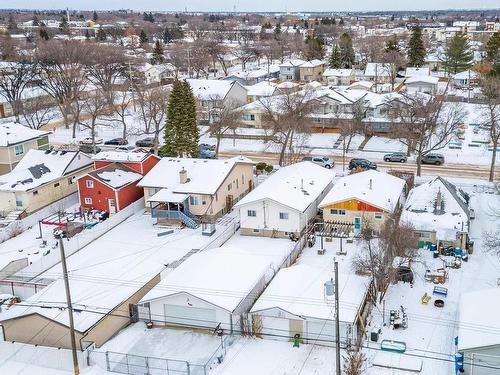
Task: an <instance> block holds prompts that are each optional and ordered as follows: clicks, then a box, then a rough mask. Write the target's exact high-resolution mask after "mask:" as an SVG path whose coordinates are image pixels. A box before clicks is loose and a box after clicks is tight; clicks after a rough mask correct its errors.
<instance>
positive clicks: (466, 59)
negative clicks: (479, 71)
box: [443, 33, 474, 74]
mask: <svg viewBox="0 0 500 375" xmlns="http://www.w3.org/2000/svg"><path fill="white" fill-rule="evenodd" d="M473 57H474V54H473V53H472V51H471V50H470V46H469V40H468V39H467V36H466V35H465V34H463V33H457V34H456V35H455V36H454V37H453V38H452V39H451V40H450V42H449V43H448V46H447V48H446V60H445V61H444V64H443V65H444V67H445V69H446V71H447V72H448V73H452V74H456V73H458V72H462V71H464V70H467V69H469V68H470V67H471V65H472V58H473Z"/></svg>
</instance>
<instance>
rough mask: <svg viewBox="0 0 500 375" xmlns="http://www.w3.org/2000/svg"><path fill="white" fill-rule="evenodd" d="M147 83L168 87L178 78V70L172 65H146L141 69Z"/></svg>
mask: <svg viewBox="0 0 500 375" xmlns="http://www.w3.org/2000/svg"><path fill="white" fill-rule="evenodd" d="M141 72H142V73H143V74H144V78H145V80H146V83H159V84H162V85H166V84H169V83H173V82H174V80H175V77H176V68H175V66H173V65H172V64H170V63H166V64H156V65H152V64H149V63H146V64H144V66H143V67H142V69H141Z"/></svg>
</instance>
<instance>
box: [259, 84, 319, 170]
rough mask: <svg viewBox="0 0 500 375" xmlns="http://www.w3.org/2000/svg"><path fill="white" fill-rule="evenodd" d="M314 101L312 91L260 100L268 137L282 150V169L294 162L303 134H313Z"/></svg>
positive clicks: (280, 162)
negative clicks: (298, 140) (311, 117)
mask: <svg viewBox="0 0 500 375" xmlns="http://www.w3.org/2000/svg"><path fill="white" fill-rule="evenodd" d="M313 97H314V93H313V91H312V90H302V91H299V92H288V93H284V94H282V95H279V96H273V97H265V98H261V99H259V104H260V106H261V108H262V109H263V112H264V113H263V122H264V125H265V126H266V131H267V133H268V136H269V138H270V139H271V142H272V143H274V144H276V145H278V146H279V148H280V157H279V165H281V166H283V165H285V164H287V163H289V162H291V161H292V160H291V159H292V156H293V155H294V154H296V152H295V151H296V150H295V146H296V141H297V139H302V140H303V134H305V133H308V132H309V131H310V126H309V123H310V120H309V118H308V115H309V114H310V113H311V111H312V99H313ZM287 159H288V160H287Z"/></svg>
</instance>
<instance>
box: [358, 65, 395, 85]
mask: <svg viewBox="0 0 500 375" xmlns="http://www.w3.org/2000/svg"><path fill="white" fill-rule="evenodd" d="M394 69H396V68H395V66H394V64H392V63H368V64H366V68H365V72H364V79H365V80H367V81H370V82H374V83H375V84H384V83H390V82H391V78H392V76H393V72H394Z"/></svg>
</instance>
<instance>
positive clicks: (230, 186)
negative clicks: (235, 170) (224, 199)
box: [227, 183, 233, 191]
mask: <svg viewBox="0 0 500 375" xmlns="http://www.w3.org/2000/svg"><path fill="white" fill-rule="evenodd" d="M232 187H233V184H232V183H230V184H229V185H227V191H230V190H231V188H232Z"/></svg>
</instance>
